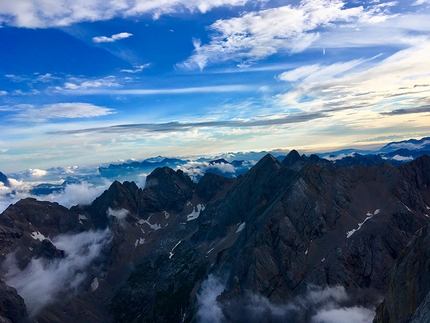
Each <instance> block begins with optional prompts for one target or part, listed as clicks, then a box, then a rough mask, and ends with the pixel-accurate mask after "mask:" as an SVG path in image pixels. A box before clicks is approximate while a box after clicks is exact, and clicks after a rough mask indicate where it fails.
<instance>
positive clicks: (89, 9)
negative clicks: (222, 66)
mask: <svg viewBox="0 0 430 323" xmlns="http://www.w3.org/2000/svg"><path fill="white" fill-rule="evenodd" d="M255 1H256V2H257V3H258V2H263V3H264V2H265V1H264V0H255ZM247 2H250V0H217V1H211V0H161V1H151V0H131V1H122V0H120V1H118V0H87V1H76V0H58V1H54V2H53V1H51V0H28V1H12V0H5V1H1V2H0V23H2V24H7V25H11V26H17V27H27V28H47V27H54V26H69V25H71V24H73V23H78V22H82V21H99V20H107V19H111V18H113V17H124V16H138V15H141V14H145V13H149V14H152V15H153V17H154V18H155V19H157V18H159V17H160V16H161V15H165V14H173V13H176V12H182V11H184V10H188V11H190V12H194V11H199V12H202V13H205V12H208V11H210V10H212V9H213V8H217V7H222V6H242V5H244V4H246V3H247Z"/></svg>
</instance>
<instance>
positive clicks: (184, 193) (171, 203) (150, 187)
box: [140, 167, 195, 214]
mask: <svg viewBox="0 0 430 323" xmlns="http://www.w3.org/2000/svg"><path fill="white" fill-rule="evenodd" d="M194 187H195V184H194V183H193V182H192V180H191V179H190V178H189V177H188V176H186V175H185V174H184V173H183V172H182V171H181V170H177V171H176V172H175V171H174V170H172V169H171V168H168V167H163V168H157V169H155V170H154V171H153V172H152V173H151V174H150V175H149V176H148V177H147V179H146V186H145V188H146V190H145V194H144V195H143V196H142V202H141V208H140V213H142V214H150V213H153V212H158V211H162V210H174V211H175V212H178V213H179V212H181V211H182V210H183V208H184V204H185V203H186V201H187V200H189V199H191V198H192V196H193V190H194Z"/></svg>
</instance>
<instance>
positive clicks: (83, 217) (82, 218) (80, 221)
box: [79, 214, 88, 225]
mask: <svg viewBox="0 0 430 323" xmlns="http://www.w3.org/2000/svg"><path fill="white" fill-rule="evenodd" d="M82 220H88V218H87V217H86V216H85V215H82V214H79V223H80V224H82V225H84V223H83V222H82Z"/></svg>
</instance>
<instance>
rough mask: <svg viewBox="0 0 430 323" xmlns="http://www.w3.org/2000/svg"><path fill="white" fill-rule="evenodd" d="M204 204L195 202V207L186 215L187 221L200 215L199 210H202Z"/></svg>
mask: <svg viewBox="0 0 430 323" xmlns="http://www.w3.org/2000/svg"><path fill="white" fill-rule="evenodd" d="M204 209H205V206H204V205H203V204H197V206H196V209H193V211H192V212H191V213H190V214H188V215H187V221H192V220H195V219H197V218H198V217H199V216H200V212H202V211H204Z"/></svg>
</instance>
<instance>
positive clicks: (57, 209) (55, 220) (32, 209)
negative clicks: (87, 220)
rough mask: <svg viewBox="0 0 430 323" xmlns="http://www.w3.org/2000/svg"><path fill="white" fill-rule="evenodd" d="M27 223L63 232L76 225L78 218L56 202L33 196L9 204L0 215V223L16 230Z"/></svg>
mask: <svg viewBox="0 0 430 323" xmlns="http://www.w3.org/2000/svg"><path fill="white" fill-rule="evenodd" d="M29 223H30V225H34V226H35V227H44V228H47V229H49V230H53V231H55V232H58V233H64V232H67V231H70V230H74V229H76V228H77V227H78V218H77V216H76V214H72V213H70V212H69V210H68V209H67V208H65V207H64V206H61V205H59V204H58V203H50V202H43V203H40V202H39V201H37V200H36V199H33V198H27V199H24V200H21V201H18V202H17V203H16V204H14V205H11V206H9V207H8V208H7V209H6V210H5V211H4V212H3V213H2V215H1V217H0V225H3V226H6V227H8V228H16V229H17V230H24V229H25V228H26V227H28V225H29Z"/></svg>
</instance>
